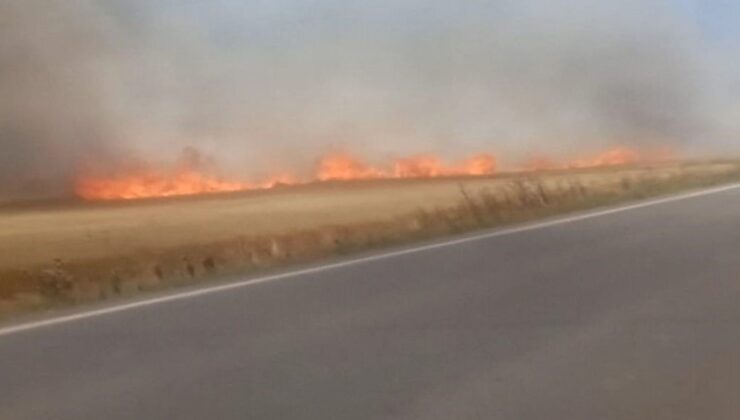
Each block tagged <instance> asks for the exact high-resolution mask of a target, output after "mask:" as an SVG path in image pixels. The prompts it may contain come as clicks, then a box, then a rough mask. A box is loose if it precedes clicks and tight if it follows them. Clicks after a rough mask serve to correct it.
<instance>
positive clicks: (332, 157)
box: [316, 153, 385, 181]
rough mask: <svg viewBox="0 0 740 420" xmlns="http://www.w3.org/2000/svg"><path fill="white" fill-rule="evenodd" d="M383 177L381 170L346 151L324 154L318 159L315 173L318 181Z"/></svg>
mask: <svg viewBox="0 0 740 420" xmlns="http://www.w3.org/2000/svg"><path fill="white" fill-rule="evenodd" d="M384 177H385V174H384V173H383V171H381V170H379V169H376V168H373V167H371V166H370V165H368V164H366V163H363V162H361V161H360V160H359V159H357V158H356V157H354V156H352V155H350V154H347V153H332V154H329V155H327V156H324V157H323V158H321V160H320V161H319V165H318V169H317V173H316V179H317V180H319V181H334V180H338V181H350V180H353V179H374V178H384Z"/></svg>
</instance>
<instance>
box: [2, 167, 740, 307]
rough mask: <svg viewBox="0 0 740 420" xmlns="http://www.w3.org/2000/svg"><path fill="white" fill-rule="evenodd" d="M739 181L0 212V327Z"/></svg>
mask: <svg viewBox="0 0 740 420" xmlns="http://www.w3.org/2000/svg"><path fill="white" fill-rule="evenodd" d="M736 179H740V165H738V164H736V163H697V164H681V165H679V164H672V165H663V166H660V167H656V168H611V169H608V170H605V169H601V170H591V171H571V172H551V173H543V174H538V175H532V174H529V175H509V176H499V177H489V178H468V179H436V180H423V181H388V182H360V183H351V184H323V185H314V186H306V187H301V188H291V189H285V190H273V191H266V192H259V193H245V194H235V195H227V196H212V197H205V198H204V197H198V198H190V199H176V200H162V201H149V202H139V203H133V204H132V203H119V204H110V203H108V204H105V203H103V204H94V205H82V204H65V205H35V206H17V207H15V208H10V207H8V208H5V209H3V210H0V316H3V314H5V315H7V314H10V313H18V312H23V311H27V310H31V309H35V308H40V307H48V306H49V305H50V304H52V305H54V304H69V303H75V302H85V301H94V300H99V299H102V298H108V297H115V296H119V295H123V294H129V293H135V292H138V291H140V290H149V289H158V288H161V287H164V286H169V285H173V284H183V283H191V282H193V281H198V280H200V279H205V278H211V277H217V276H224V275H228V274H238V273H245V272H251V271H254V270H260V269H264V268H266V267H271V266H275V265H277V264H285V263H297V262H305V261H311V260H316V259H318V258H322V257H327V256H331V255H336V254H342V253H348V252H353V251H356V250H364V249H368V248H371V247H376V246H380V245H386V244H391V243H402V242H406V241H410V240H419V239H423V238H431V237H434V236H438V235H443V234H449V233H459V232H465V231H468V230H471V229H477V228H481V227H491V226H497V225H503V224H507V223H513V222H519V221H523V220H527V219H531V218H534V217H541V216H546V215H552V214H556V213H561V212H564V211H570V210H576V209H585V208H589V207H594V206H598V205H603V204H608V203H613V202H617V201H620V200H626V199H635V198H642V197H647V196H652V195H657V194H661V193H667V192H672V191H677V190H680V189H686V188H691V187H699V186H704V185H711V184H716V183H721V182H727V181H730V180H736Z"/></svg>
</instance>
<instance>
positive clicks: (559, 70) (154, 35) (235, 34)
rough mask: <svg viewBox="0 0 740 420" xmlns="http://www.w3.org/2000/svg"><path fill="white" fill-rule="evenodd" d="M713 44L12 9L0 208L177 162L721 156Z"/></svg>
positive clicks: (408, 9) (196, 10)
mask: <svg viewBox="0 0 740 420" xmlns="http://www.w3.org/2000/svg"><path fill="white" fill-rule="evenodd" d="M250 3H254V4H250ZM711 42H712V41H711V40H708V39H707V38H706V36H705V35H704V34H703V33H702V29H701V27H699V25H698V24H697V23H696V22H694V21H693V20H692V19H691V16H690V15H689V14H687V13H685V10H683V9H680V8H677V7H675V5H672V3H671V2H665V1H660V0H647V1H637V0H626V1H620V2H593V1H589V0H554V1H553V0H524V1H514V0H492V1H475V2H462V4H461V2H451V1H429V0H424V1H422V0H379V1H372V2H367V1H334V0H321V1H316V2H305V1H300V0H275V1H270V2H234V1H228V0H214V1H212V2H207V4H206V2H186V1H181V2H169V1H159V0H157V1H143V0H29V1H21V0H10V1H5V2H2V3H0V66H1V67H0V97H2V98H3V99H2V101H0V194H2V195H4V196H20V195H49V194H60V193H64V192H67V191H69V190H70V186H71V185H72V182H73V180H74V177H75V176H76V175H77V174H78V173H79V172H80V171H87V170H91V169H92V170H96V171H105V170H115V168H117V167H119V166H120V165H121V164H122V162H129V161H132V160H134V161H136V160H146V161H148V162H157V161H172V160H174V159H176V158H177V157H178V155H179V154H180V151H181V150H183V149H184V148H187V147H195V148H197V149H198V150H201V151H203V152H204V153H205V154H206V155H208V156H212V157H214V159H215V160H216V161H217V162H220V163H221V164H222V165H223V166H224V167H225V168H226V170H228V171H229V172H231V173H233V174H235V175H238V176H250V175H254V174H260V173H266V172H269V171H275V170H283V169H286V168H290V169H292V170H301V169H307V168H308V167H310V166H311V165H313V164H314V163H315V161H314V159H315V157H316V156H317V155H319V154H321V153H324V152H327V151H332V150H351V151H353V152H356V153H358V154H361V155H363V156H365V157H367V158H368V159H370V160H372V159H384V158H388V157H398V156H402V155H408V154H415V153H425V152H435V153H440V154H443V155H446V156H449V158H450V159H459V158H461V157H463V156H467V155H470V154H471V153H477V152H493V153H497V154H500V155H501V156H502V158H501V160H502V161H503V162H504V163H505V162H507V161H515V160H516V159H522V158H525V157H527V156H529V155H544V154H546V155H555V156H557V155H569V154H573V153H575V152H578V151H590V150H597V149H599V148H603V147H605V146H611V145H617V144H618V145H627V146H637V147H658V146H670V147H672V148H676V149H682V150H687V151H692V150H693V151H704V152H706V151H707V150H710V148H712V147H714V148H717V149H715V150H718V148H720V147H723V148H728V147H731V146H732V145H733V140H734V138H733V136H736V135H737V133H738V131H740V127H738V126H737V123H735V121H737V116H738V112H739V111H738V110H739V109H740V108H738V106H737V99H738V98H740V94H739V92H740V89H738V86H740V84H738V80H740V77H738V74H736V73H734V72H733V71H729V70H727V69H731V68H733V66H732V64H733V63H732V61H731V59H730V58H727V57H729V56H730V54H725V52H726V51H731V50H732V49H733V48H732V47H735V46H734V45H722V44H721V43H711ZM710 44H711V45H710ZM735 64H736V63H735ZM735 68H736V67H735ZM707 153H708V152H707Z"/></svg>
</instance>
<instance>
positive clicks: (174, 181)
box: [75, 147, 667, 200]
mask: <svg viewBox="0 0 740 420" xmlns="http://www.w3.org/2000/svg"><path fill="white" fill-rule="evenodd" d="M661 156H662V157H661V158H660V159H659V158H658V157H657V155H655V154H653V155H650V154H645V153H640V152H638V151H636V150H633V149H629V148H625V147H620V148H615V149H612V150H607V151H605V152H603V153H599V154H596V155H593V156H581V157H577V158H576V159H573V160H571V161H564V162H558V161H555V160H552V159H549V158H546V157H538V158H536V159H532V160H530V161H528V162H526V163H525V164H524V165H523V166H522V169H523V170H527V171H533V170H546V169H567V168H590V167H597V166H608V165H624V164H632V163H641V162H648V161H655V160H665V156H667V155H665V154H663V155H661ZM496 170H497V160H496V157H495V156H493V155H491V154H486V153H482V154H478V155H474V156H471V157H469V158H468V159H465V160H462V161H460V162H457V163H448V162H445V161H444V160H443V159H442V158H440V157H439V156H435V155H432V154H422V155H415V156H410V157H404V158H400V159H396V160H394V161H391V162H389V163H387V164H384V165H373V164H370V163H368V162H365V161H363V160H361V159H360V158H358V157H357V156H354V155H351V154H349V153H330V154H327V155H325V156H323V157H321V158H320V159H319V160H318V161H317V165H316V168H315V170H314V172H313V173H312V174H308V175H305V176H298V175H296V174H292V173H287V172H286V173H277V174H274V175H272V176H269V177H266V178H263V179H259V180H252V181H237V180H228V179H225V178H224V177H223V176H220V175H219V173H218V171H217V170H216V168H215V165H214V164H213V163H212V162H211V161H209V160H207V159H203V158H202V157H201V156H200V155H199V154H198V153H197V152H196V151H195V150H193V149H186V150H185V151H184V154H183V156H182V157H181V158H180V159H179V160H178V161H177V162H176V164H175V165H174V166H173V167H171V168H169V169H162V168H160V167H157V166H153V165H137V166H136V167H133V168H129V169H128V170H119V171H117V172H116V173H114V174H105V175H100V174H99V173H95V172H94V171H92V172H87V173H85V174H84V175H82V176H80V177H79V178H78V179H77V182H76V185H75V191H76V193H77V195H78V196H79V197H81V198H83V199H86V200H121V199H137V198H150V197H171V196H181V195H194V194H205V193H215V192H231V191H244V190H254V189H269V188H275V187H278V186H281V185H296V184H305V183H309V182H321V181H350V180H367V179H393V178H433V177H443V176H482V175H491V174H494V173H495V172H496Z"/></svg>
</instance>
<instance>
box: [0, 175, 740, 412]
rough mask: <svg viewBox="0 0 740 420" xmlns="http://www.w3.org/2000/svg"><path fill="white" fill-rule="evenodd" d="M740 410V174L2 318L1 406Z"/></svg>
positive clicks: (264, 409)
mask: <svg viewBox="0 0 740 420" xmlns="http://www.w3.org/2000/svg"><path fill="white" fill-rule="evenodd" d="M365 418H419V419H468V418H470V419H517V420H521V419H567V420H575V419H584V420H585V419H587V420H594V419H651V420H655V419H670V420H676V419H733V420H735V419H738V418H740V189H733V190H727V191H724V192H721V193H715V194H711V195H706V196H701V197H693V198H689V199H684V200H680V201H674V202H666V203H662V204H658V205H653V206H649V207H643V208H637V209H632V210H629V211H624V212H618V213H614V214H609V215H602V216H600V217H595V218H589V219H585V220H578V221H572V222H570V223H564V224H556V225H550V226H547V227H540V228H537V229H530V230H525V231H520V232H516V233H511V234H506V235H498V236H492V237H486V238H479V239H476V240H471V241H465V242H461V243H457V244H454V245H449V246H439V247H434V248H430V249H426V250H423V251H419V252H409V253H403V254H399V255H395V256H389V257H387V258H385V257H382V258H374V259H370V260H366V261H362V262H358V263H350V264H345V265H341V266H338V267H333V268H329V269H325V270H324V269H319V270H315V271H310V272H307V273H303V274H300V275H296V276H290V277H286V278H282V279H275V280H274V281H265V282H262V283H259V284H252V285H249V286H243V287H235V288H233V289H231V290H228V291H223V290H222V291H218V292H213V293H203V294H199V295H197V296H190V297H188V298H184V299H180V298H178V299H173V300H168V301H162V302H155V303H152V304H147V305H142V306H138V307H132V308H128V309H126V310H120V311H118V312H112V313H103V314H96V315H95V316H89V317H84V318H81V319H76V320H71V321H68V322H63V323H58V324H53V325H42V326H39V327H38V328H36V327H34V328H30V329H26V330H20V331H15V332H13V331H10V332H8V330H5V333H3V334H0V419H3V420H16V419H18V420H20V419H62V420H64V419H73V420H83V419H96V420H101V419H109V420H112V419H127V420H128V419H179V420H183V419H324V420H328V419H365Z"/></svg>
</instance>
